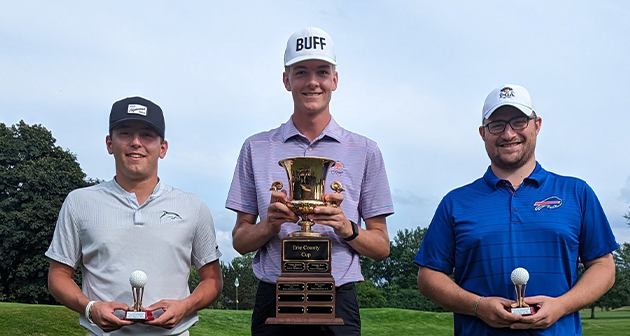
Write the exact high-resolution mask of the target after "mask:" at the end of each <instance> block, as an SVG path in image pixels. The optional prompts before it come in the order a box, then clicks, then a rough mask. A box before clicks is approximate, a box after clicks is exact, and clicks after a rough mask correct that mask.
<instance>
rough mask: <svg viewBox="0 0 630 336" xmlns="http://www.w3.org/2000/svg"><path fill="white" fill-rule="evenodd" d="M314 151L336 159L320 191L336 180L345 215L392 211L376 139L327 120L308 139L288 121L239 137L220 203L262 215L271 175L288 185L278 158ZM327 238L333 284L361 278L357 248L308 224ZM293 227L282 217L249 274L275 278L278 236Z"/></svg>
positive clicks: (355, 219)
mask: <svg viewBox="0 0 630 336" xmlns="http://www.w3.org/2000/svg"><path fill="white" fill-rule="evenodd" d="M300 156H318V157H325V158H328V159H332V160H335V161H336V162H337V163H336V164H335V165H334V167H332V168H330V170H329V171H328V176H327V178H326V184H327V186H326V193H332V192H333V190H332V189H331V188H330V182H332V181H335V180H337V181H340V182H341V183H342V184H343V186H344V188H345V191H344V192H343V195H344V200H343V202H342V203H341V207H342V209H343V212H344V214H345V216H346V217H347V218H348V219H349V220H351V221H353V222H355V223H357V224H358V225H360V226H361V225H362V221H361V219H366V218H371V217H375V216H380V215H390V214H392V213H393V212H394V206H393V204H392V199H391V193H390V190H389V183H388V181H387V174H386V172H385V164H384V162H383V157H382V155H381V152H380V150H379V148H378V146H377V144H376V143H375V142H374V141H372V140H370V139H368V138H366V137H364V136H362V135H359V134H356V133H353V132H350V131H347V130H345V129H343V128H341V127H340V126H339V125H338V124H337V123H336V122H335V120H334V119H333V118H332V117H331V119H330V122H329V123H328V125H327V126H326V128H325V129H324V131H323V132H322V134H320V135H319V136H318V137H317V138H316V139H315V140H313V142H310V141H309V140H308V138H306V137H305V136H304V135H302V134H300V132H299V131H298V130H297V128H295V125H294V124H293V121H292V119H291V118H289V121H287V122H286V123H284V124H282V125H281V126H280V127H278V128H276V129H273V130H270V131H267V132H262V133H258V134H256V135H253V136H251V137H249V138H248V139H247V140H245V143H244V144H243V147H242V149H241V153H240V155H239V158H238V161H237V164H236V169H235V171H234V178H233V180H232V185H231V186H230V192H229V194H228V198H227V201H226V204H225V207H226V208H228V209H231V210H234V211H240V212H244V213H247V214H251V215H256V216H259V217H260V220H261V221H262V220H264V219H265V218H266V217H267V208H268V207H269V199H270V191H269V187H270V186H271V183H272V182H273V181H274V180H280V181H282V183H283V184H284V185H285V186H288V185H289V183H288V180H287V174H286V171H285V170H284V168H283V167H280V166H279V165H278V161H280V160H282V159H286V158H291V157H300ZM312 229H313V231H315V232H320V233H322V234H323V235H324V236H328V237H330V238H331V240H332V249H331V259H332V260H331V273H332V276H333V277H334V278H335V284H336V285H337V286H341V285H343V284H345V283H348V282H355V281H362V280H363V276H362V275H361V267H360V264H359V254H358V253H357V252H356V251H355V250H354V249H352V248H351V247H350V245H348V244H347V243H346V242H345V241H344V240H343V239H342V238H340V237H338V236H337V235H336V234H335V233H334V231H333V229H332V228H331V227H329V226H325V225H314V226H313V227H312ZM295 231H299V226H298V225H297V224H296V223H284V224H283V225H282V228H281V230H280V232H279V233H278V235H276V236H274V237H273V238H271V240H269V241H268V242H267V243H266V244H265V245H264V246H262V247H261V248H260V249H259V250H258V252H257V253H256V256H255V257H254V260H253V269H254V274H255V275H256V276H257V277H258V278H259V279H260V280H262V281H265V282H270V283H275V282H276V279H277V278H278V276H279V275H280V260H281V252H282V248H281V239H282V238H283V237H286V236H287V235H288V234H289V233H291V232H295Z"/></svg>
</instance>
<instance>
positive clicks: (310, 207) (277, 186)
mask: <svg viewBox="0 0 630 336" xmlns="http://www.w3.org/2000/svg"><path fill="white" fill-rule="evenodd" d="M278 164H279V165H280V166H281V167H283V168H284V169H285V171H286V173H287V178H288V181H289V193H290V195H291V201H289V202H288V203H287V207H289V209H291V211H293V212H294V213H295V214H296V215H298V216H299V217H300V218H301V220H300V221H299V222H298V224H299V225H300V226H301V230H300V231H297V232H293V233H291V236H294V237H300V236H301V237H319V236H320V234H319V233H317V232H313V231H312V230H311V226H313V224H315V223H314V222H313V221H312V220H309V219H308V215H309V214H312V213H314V209H315V208H316V207H318V206H333V207H336V206H337V204H335V203H327V202H324V193H325V191H326V175H327V174H328V169H329V168H330V167H331V166H333V165H334V164H335V161H334V160H331V159H327V158H322V157H314V156H304V157H294V158H288V159H284V160H280V161H278ZM282 188H283V184H282V182H281V181H279V180H276V181H274V182H273V183H272V185H271V189H270V190H276V191H278V190H281V189H282ZM331 188H332V189H333V190H334V191H335V192H342V191H343V186H342V185H341V183H340V182H338V181H335V182H333V183H332V184H331Z"/></svg>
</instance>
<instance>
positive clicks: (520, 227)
mask: <svg viewBox="0 0 630 336" xmlns="http://www.w3.org/2000/svg"><path fill="white" fill-rule="evenodd" d="M617 248H619V246H618V245H617V243H616V241H615V237H614V236H613V233H612V230H611V228H610V225H609V223H608V220H607V219H606V215H605V214H604V210H603V209H602V207H601V204H600V203H599V200H598V199H597V196H595V193H594V192H593V190H592V189H591V188H590V187H589V186H588V184H586V182H584V181H582V180H580V179H577V178H574V177H567V176H561V175H557V174H554V173H551V172H548V171H546V170H544V169H543V168H542V167H541V166H540V164H539V163H538V162H537V163H536V168H535V169H534V171H533V172H532V174H531V175H530V176H529V177H528V178H526V179H525V180H523V184H522V185H521V186H520V188H518V190H516V191H515V190H514V189H513V188H512V186H511V184H510V182H508V181H506V180H501V179H499V178H498V177H496V176H495V175H494V173H493V172H492V170H491V169H490V168H488V170H487V171H486V173H485V175H484V176H483V178H480V179H478V180H476V181H474V182H473V183H471V184H468V185H465V186H463V187H460V188H457V189H455V190H453V191H451V192H449V193H448V194H447V195H446V196H445V197H444V198H443V199H442V201H441V203H440V205H439V206H438V208H437V210H436V212H435V215H434V217H433V220H432V221H431V224H430V226H429V229H428V231H427V233H426V236H425V237H424V241H423V242H422V245H421V246H420V250H419V251H418V254H417V255H416V258H415V259H414V262H415V263H416V264H418V265H420V266H423V267H429V268H431V269H434V270H438V271H441V272H444V273H445V274H451V273H452V272H453V271H454V273H455V283H457V284H458V285H459V286H461V287H462V288H463V289H465V290H467V291H470V292H472V293H476V294H478V295H482V296H501V297H505V298H509V299H512V300H514V299H515V297H514V295H515V294H514V285H513V284H512V281H511V280H510V274H511V273H512V271H513V270H514V269H515V268H517V267H523V268H525V269H527V270H528V271H529V275H530V277H529V282H528V283H527V292H526V296H535V295H546V296H551V297H558V296H561V295H562V294H564V293H566V292H567V291H568V290H569V289H570V288H571V287H573V286H574V285H575V283H576V282H577V281H578V267H577V266H578V261H579V260H580V259H581V260H582V261H589V260H592V259H595V258H598V257H601V256H604V255H606V254H608V253H610V252H612V251H614V250H616V249H617ZM454 329H455V335H466V336H470V335H557V336H566V335H581V334H582V324H581V321H580V316H579V313H578V312H575V313H573V314H569V315H567V316H564V317H563V318H561V319H560V320H558V321H557V322H556V323H555V324H554V325H552V326H551V327H550V328H548V329H546V330H536V331H533V330H510V329H506V328H502V329H497V328H492V327H490V326H488V325H487V324H485V323H484V322H483V321H482V320H481V319H478V318H476V317H474V316H470V315H462V314H454Z"/></svg>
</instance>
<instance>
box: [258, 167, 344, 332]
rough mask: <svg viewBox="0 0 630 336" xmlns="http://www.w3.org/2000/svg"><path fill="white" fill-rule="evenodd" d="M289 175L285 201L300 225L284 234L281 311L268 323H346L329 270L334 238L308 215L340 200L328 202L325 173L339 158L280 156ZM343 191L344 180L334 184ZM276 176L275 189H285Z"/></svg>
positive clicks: (278, 292) (278, 306) (278, 297)
mask: <svg viewBox="0 0 630 336" xmlns="http://www.w3.org/2000/svg"><path fill="white" fill-rule="evenodd" d="M278 164H279V165H280V166H282V167H284V169H285V171H286V173H287V178H288V181H289V191H290V195H291V201H289V202H288V203H287V204H286V205H287V207H288V208H289V209H291V211H293V212H294V213H295V214H296V215H298V216H299V217H300V218H301V220H300V221H299V222H298V224H299V225H300V231H296V232H292V233H290V234H289V235H288V236H287V237H284V238H282V255H281V257H282V260H281V264H280V265H281V274H280V276H279V277H278V280H277V281H276V316H275V317H270V318H268V319H267V320H266V321H265V323H266V324H302V325H343V324H344V322H343V319H341V318H338V317H335V279H334V278H333V277H332V275H331V273H330V260H331V258H330V251H331V246H332V244H331V241H330V238H328V237H325V236H322V235H321V233H318V232H314V231H313V230H312V229H311V227H312V226H313V225H314V224H315V223H314V222H313V221H312V220H310V219H309V218H308V215H309V214H312V213H314V211H313V210H314V209H315V208H316V207H318V206H332V207H336V206H338V205H337V204H334V203H327V202H324V192H325V190H326V180H325V179H326V175H327V173H328V169H329V168H330V167H332V166H333V165H334V164H335V161H333V160H330V159H326V158H321V157H295V158H288V159H284V160H280V161H279V162H278ZM330 187H331V189H332V190H334V191H335V192H338V193H340V192H342V191H343V187H342V185H341V183H340V182H338V181H335V182H333V183H332V184H331V186H330ZM282 188H283V184H282V182H281V181H279V180H276V181H274V182H273V183H272V185H271V189H270V190H275V191H279V190H282Z"/></svg>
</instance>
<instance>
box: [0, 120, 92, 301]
mask: <svg viewBox="0 0 630 336" xmlns="http://www.w3.org/2000/svg"><path fill="white" fill-rule="evenodd" d="M55 142H56V140H55V138H53V136H52V134H51V132H50V131H48V130H47V129H46V128H44V127H43V126H41V125H32V126H30V125H27V124H26V123H24V121H20V122H19V123H18V124H16V125H13V126H11V127H8V126H6V125H5V124H3V123H0V300H1V301H17V302H23V303H54V302H55V300H54V299H53V298H52V296H50V294H49V293H48V289H47V285H46V281H47V270H48V259H47V258H46V257H45V256H44V252H45V251H46V250H47V249H48V245H49V244H50V241H51V238H52V235H53V232H54V228H55V223H56V220H57V216H58V213H59V209H60V208H61V204H62V203H63V200H64V199H65V198H66V196H67V194H68V193H69V192H70V191H71V190H73V189H76V188H80V187H85V186H88V185H91V184H94V182H93V181H88V180H86V176H85V174H84V173H83V171H82V170H81V167H80V166H79V163H78V162H77V161H76V157H75V156H74V154H72V153H70V152H69V151H65V150H63V149H62V148H61V147H59V146H56V145H55Z"/></svg>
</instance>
